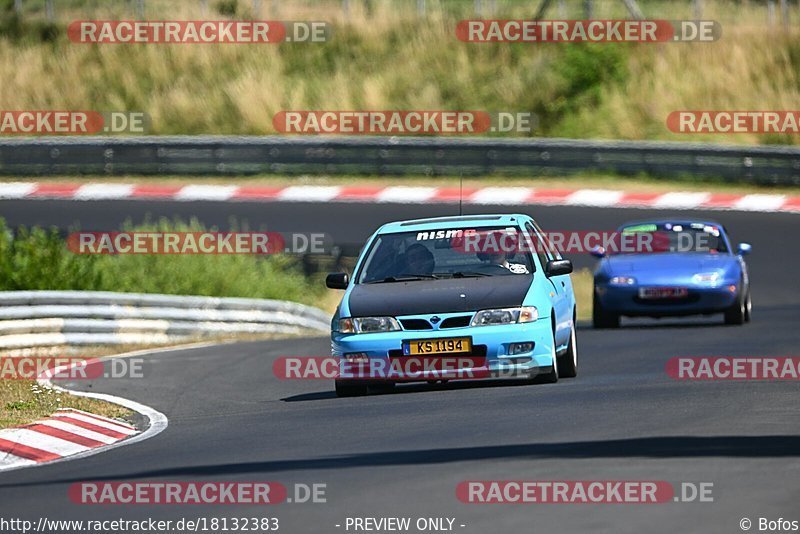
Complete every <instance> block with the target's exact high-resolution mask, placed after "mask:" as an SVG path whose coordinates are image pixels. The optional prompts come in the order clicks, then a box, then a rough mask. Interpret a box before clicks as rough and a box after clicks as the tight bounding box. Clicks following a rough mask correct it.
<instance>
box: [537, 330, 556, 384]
mask: <svg viewBox="0 0 800 534" xmlns="http://www.w3.org/2000/svg"><path fill="white" fill-rule="evenodd" d="M556 382H558V356H557V355H556V335H555V332H553V368H552V369H551V370H550V372H549V373H546V374H541V375H536V376H535V377H533V383H534V384H555V383H556Z"/></svg>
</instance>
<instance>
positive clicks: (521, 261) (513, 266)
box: [357, 228, 535, 284]
mask: <svg viewBox="0 0 800 534" xmlns="http://www.w3.org/2000/svg"><path fill="white" fill-rule="evenodd" d="M517 232H518V230H517V229H515V228H480V229H477V230H471V229H449V228H444V229H441V230H428V231H420V232H405V233H397V234H384V235H381V236H378V238H376V240H375V242H374V243H373V244H372V247H371V248H370V250H369V252H368V253H367V256H366V259H365V260H364V264H363V266H362V267H361V271H360V274H359V276H358V279H357V282H358V283H360V284H369V283H382V282H400V281H407V280H435V279H439V278H471V277H485V276H506V275H528V274H530V273H532V272H533V271H534V269H535V268H534V266H533V265H534V264H533V262H532V259H531V255H530V253H529V252H521V251H513V250H512V251H510V252H505V251H502V250H499V247H498V249H489V248H485V247H484V248H483V249H482V250H480V251H478V252H473V251H472V250H473V249H471V248H470V247H467V246H465V245H464V243H465V239H469V236H473V235H478V234H480V235H481V236H486V235H487V233H495V234H503V235H509V234H511V235H513V236H516V235H517ZM483 242H485V241H483Z"/></svg>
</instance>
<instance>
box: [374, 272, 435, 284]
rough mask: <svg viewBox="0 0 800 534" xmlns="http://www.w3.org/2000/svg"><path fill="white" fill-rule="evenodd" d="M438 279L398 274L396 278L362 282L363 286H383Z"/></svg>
mask: <svg viewBox="0 0 800 534" xmlns="http://www.w3.org/2000/svg"><path fill="white" fill-rule="evenodd" d="M438 278H439V277H438V276H437V275H435V274H400V275H397V276H387V277H386V278H384V279H382V280H370V281H369V282H364V283H365V284H383V283H391V282H415V281H419V280H437V279H438Z"/></svg>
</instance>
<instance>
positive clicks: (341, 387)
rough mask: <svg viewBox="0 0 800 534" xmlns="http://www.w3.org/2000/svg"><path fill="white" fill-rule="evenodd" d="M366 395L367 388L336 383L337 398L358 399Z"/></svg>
mask: <svg viewBox="0 0 800 534" xmlns="http://www.w3.org/2000/svg"><path fill="white" fill-rule="evenodd" d="M366 394H367V386H365V385H363V384H353V383H351V382H343V381H341V380H337V381H336V396H337V397H360V396H362V395H366Z"/></svg>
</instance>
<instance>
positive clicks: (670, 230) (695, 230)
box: [610, 222, 729, 254]
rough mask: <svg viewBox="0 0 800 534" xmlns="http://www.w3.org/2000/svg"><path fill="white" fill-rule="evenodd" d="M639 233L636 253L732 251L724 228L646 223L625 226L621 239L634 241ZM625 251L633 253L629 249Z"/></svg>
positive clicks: (621, 248)
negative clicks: (634, 236) (633, 235)
mask: <svg viewBox="0 0 800 534" xmlns="http://www.w3.org/2000/svg"><path fill="white" fill-rule="evenodd" d="M632 234H639V236H638V239H637V240H636V241H635V242H636V243H637V245H636V250H635V252H634V253H658V252H673V253H674V252H680V253H702V254H723V253H727V252H728V251H729V249H728V245H727V242H726V241H725V236H724V233H723V231H722V228H721V227H720V226H718V225H714V224H705V223H691V222H690V223H685V222H684V223H677V222H676V223H658V224H655V223H643V224H635V225H629V226H623V227H622V228H620V230H619V236H620V239H625V238H631V236H632ZM620 250H622V251H624V252H614V251H610V253H612V254H614V253H617V254H622V253H631V252H630V251H626V249H625V247H620Z"/></svg>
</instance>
